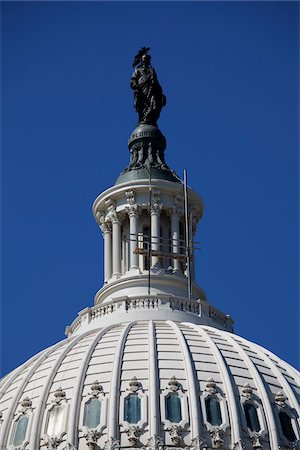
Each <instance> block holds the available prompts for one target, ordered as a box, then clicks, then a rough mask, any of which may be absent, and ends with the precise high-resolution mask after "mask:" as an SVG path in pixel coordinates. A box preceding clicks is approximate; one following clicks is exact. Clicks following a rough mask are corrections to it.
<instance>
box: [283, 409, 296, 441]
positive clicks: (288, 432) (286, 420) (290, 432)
mask: <svg viewBox="0 0 300 450" xmlns="http://www.w3.org/2000/svg"><path fill="white" fill-rule="evenodd" d="M279 419H280V424H281V428H282V432H283V434H284V436H285V437H286V438H287V440H288V441H290V442H294V441H295V440H296V439H297V438H296V435H295V431H294V428H293V425H292V419H291V418H290V416H288V415H287V414H286V413H285V412H283V411H280V413H279Z"/></svg>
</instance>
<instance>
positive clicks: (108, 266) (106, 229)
mask: <svg viewBox="0 0 300 450" xmlns="http://www.w3.org/2000/svg"><path fill="white" fill-rule="evenodd" d="M100 227H101V231H102V236H103V239H104V283H107V281H108V280H109V279H110V278H111V271H112V254H111V250H112V248H111V223H110V222H104V223H102V224H101V226H100Z"/></svg>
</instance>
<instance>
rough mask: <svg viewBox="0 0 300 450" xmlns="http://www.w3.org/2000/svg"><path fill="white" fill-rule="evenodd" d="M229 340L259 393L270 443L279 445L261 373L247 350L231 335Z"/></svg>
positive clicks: (272, 412)
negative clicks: (241, 358) (240, 357)
mask: <svg viewBox="0 0 300 450" xmlns="http://www.w3.org/2000/svg"><path fill="white" fill-rule="evenodd" d="M227 338H228V339H229V341H230V342H231V343H232V346H233V348H235V349H236V351H237V352H238V353H239V354H241V355H242V357H243V360H244V361H245V362H246V363H247V365H248V369H249V371H250V373H251V375H252V377H253V379H254V381H255V384H256V386H255V387H256V388H257V390H258V392H259V394H260V399H261V401H262V404H263V407H264V410H265V411H266V414H265V416H266V421H267V423H268V428H269V434H270V437H271V445H273V446H274V448H278V447H279V440H278V432H277V429H276V421H275V417H274V411H273V409H272V407H271V403H270V399H269V394H268V391H267V390H266V388H265V385H264V382H263V380H262V378H261V375H260V373H259V371H258V370H257V368H256V367H255V364H254V363H253V361H252V360H251V358H250V356H249V355H248V354H247V352H246V351H245V350H244V349H243V348H242V347H241V346H240V345H239V344H238V343H237V342H236V340H235V339H234V337H233V336H230V335H228V337H227Z"/></svg>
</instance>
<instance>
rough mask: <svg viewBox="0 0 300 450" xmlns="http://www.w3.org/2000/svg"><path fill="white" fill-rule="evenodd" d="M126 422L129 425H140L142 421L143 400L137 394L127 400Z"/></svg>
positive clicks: (125, 408) (125, 407)
mask: <svg viewBox="0 0 300 450" xmlns="http://www.w3.org/2000/svg"><path fill="white" fill-rule="evenodd" d="M124 420H126V422H128V423H138V422H139V421H140V420H141V399H140V398H139V397H138V395H136V394H130V395H128V396H127V397H126V398H125V403H124Z"/></svg>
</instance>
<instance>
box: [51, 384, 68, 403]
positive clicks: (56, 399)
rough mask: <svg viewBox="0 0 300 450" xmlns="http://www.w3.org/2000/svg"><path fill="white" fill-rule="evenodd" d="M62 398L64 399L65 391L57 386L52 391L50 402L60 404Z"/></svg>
mask: <svg viewBox="0 0 300 450" xmlns="http://www.w3.org/2000/svg"><path fill="white" fill-rule="evenodd" d="M63 400H66V393H65V391H63V390H62V388H61V387H59V388H57V389H56V391H55V392H54V399H53V400H52V402H53V403H57V404H60V403H61V402H62V401H63Z"/></svg>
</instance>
